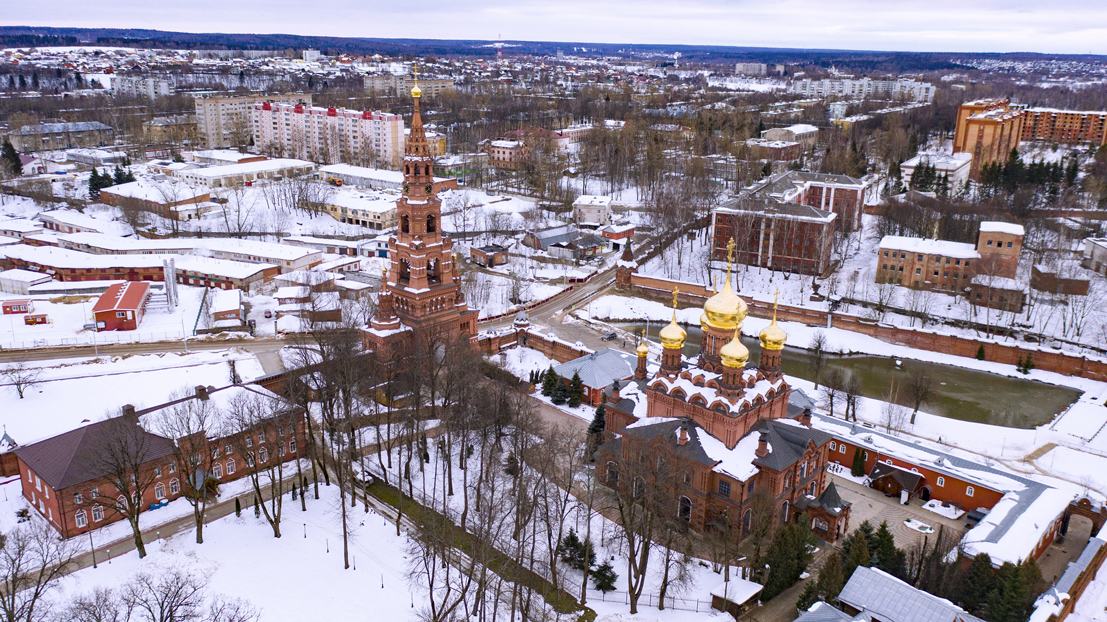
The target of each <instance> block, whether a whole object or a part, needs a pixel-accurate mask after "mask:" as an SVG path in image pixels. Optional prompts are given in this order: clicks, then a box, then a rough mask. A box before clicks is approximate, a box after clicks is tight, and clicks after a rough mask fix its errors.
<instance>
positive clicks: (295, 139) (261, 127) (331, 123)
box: [250, 102, 404, 167]
mask: <svg viewBox="0 0 1107 622" xmlns="http://www.w3.org/2000/svg"><path fill="white" fill-rule="evenodd" d="M250 120H251V125H252V128H253V135H254V144H255V145H257V147H258V149H260V150H262V151H263V152H265V153H268V154H270V155H278V156H281V157H284V156H288V157H293V158H301V159H307V160H314V161H317V162H323V163H325V164H336V163H338V162H355V163H358V164H362V165H370V164H375V163H379V164H381V165H383V166H391V167H394V166H396V165H398V164H399V161H400V156H401V155H402V154H403V149H404V120H403V118H401V117H400V115H397V114H392V113H389V112H380V111H377V110H364V111H363V110H347V109H345V108H322V107H319V106H303V105H299V104H279V103H273V102H265V103H261V104H254V105H253V106H252V109H251V112H250Z"/></svg>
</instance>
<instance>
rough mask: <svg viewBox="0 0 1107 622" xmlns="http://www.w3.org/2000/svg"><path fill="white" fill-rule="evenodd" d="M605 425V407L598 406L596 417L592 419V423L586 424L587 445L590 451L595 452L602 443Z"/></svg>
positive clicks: (602, 405)
mask: <svg viewBox="0 0 1107 622" xmlns="http://www.w3.org/2000/svg"><path fill="white" fill-rule="evenodd" d="M606 425H607V406H605V405H604V404H600V405H599V406H597V407H596V415H595V416H594V417H592V423H590V424H588V444H589V447H590V448H591V450H593V451H594V450H595V448H596V447H599V446H600V444H601V443H603V431H604V428H605V426H606Z"/></svg>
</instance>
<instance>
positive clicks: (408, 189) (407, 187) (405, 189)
mask: <svg viewBox="0 0 1107 622" xmlns="http://www.w3.org/2000/svg"><path fill="white" fill-rule="evenodd" d="M410 190H411V184H404V194H407V193H408V192H409V191H410Z"/></svg>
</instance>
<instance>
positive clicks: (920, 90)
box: [792, 78, 937, 102]
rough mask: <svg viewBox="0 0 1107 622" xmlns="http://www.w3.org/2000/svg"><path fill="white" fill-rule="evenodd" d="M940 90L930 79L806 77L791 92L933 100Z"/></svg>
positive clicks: (816, 94)
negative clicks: (920, 80) (928, 80)
mask: <svg viewBox="0 0 1107 622" xmlns="http://www.w3.org/2000/svg"><path fill="white" fill-rule="evenodd" d="M936 90H937V89H936V88H935V87H934V85H932V84H930V83H929V82H916V81H914V80H904V79H900V80H873V79H872V78H860V79H848V78H836V79H831V78H824V79H822V80H812V79H811V78H804V79H802V80H796V81H795V82H793V83H792V92H793V93H799V94H800V95H804V96H807V97H844V98H850V99H864V98H871V97H890V98H895V97H899V96H900V95H902V96H904V97H906V98H907V99H912V100H915V101H925V102H931V101H934V92H935V91H936Z"/></svg>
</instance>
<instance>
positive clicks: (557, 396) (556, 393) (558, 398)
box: [550, 379, 569, 406]
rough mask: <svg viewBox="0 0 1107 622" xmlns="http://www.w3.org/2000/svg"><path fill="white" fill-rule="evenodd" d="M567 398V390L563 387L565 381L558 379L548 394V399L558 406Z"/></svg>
mask: <svg viewBox="0 0 1107 622" xmlns="http://www.w3.org/2000/svg"><path fill="white" fill-rule="evenodd" d="M568 400H569V390H568V389H566V388H565V383H564V382H562V381H561V380H560V379H558V381H557V384H555V385H554V389H553V394H552V395H550V401H552V402H553V403H554V404H557V405H558V406H560V405H562V404H564V403H565V402H567V401H568Z"/></svg>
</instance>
